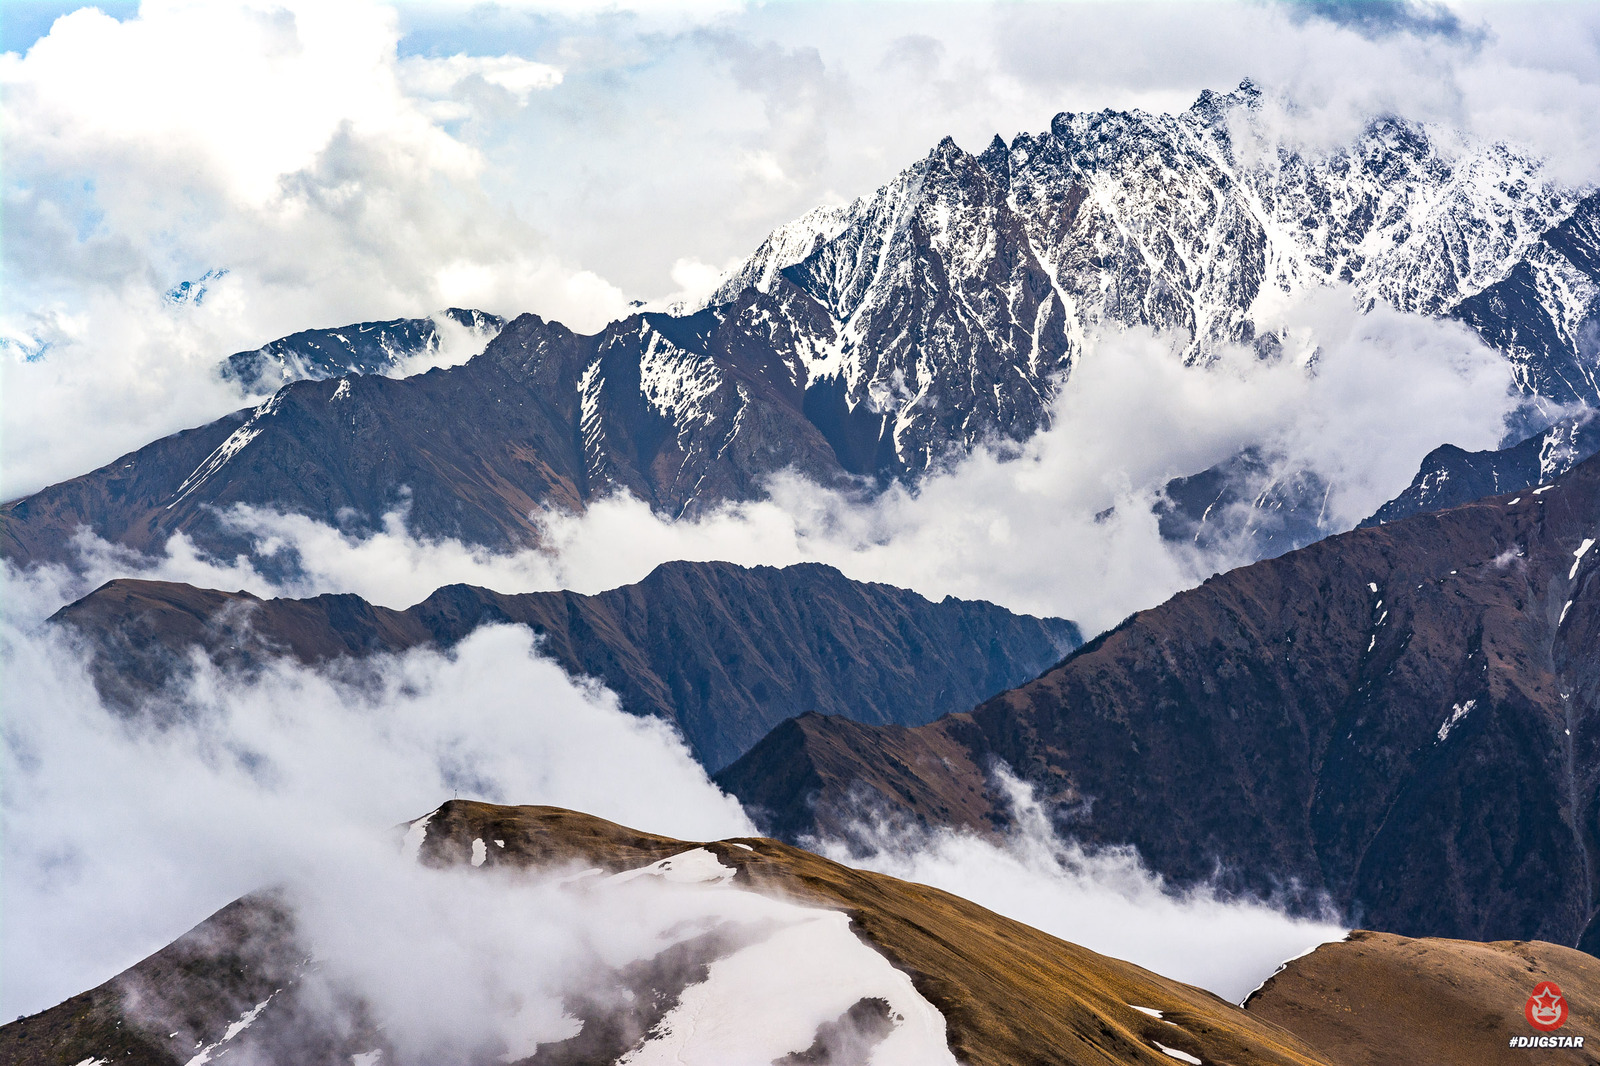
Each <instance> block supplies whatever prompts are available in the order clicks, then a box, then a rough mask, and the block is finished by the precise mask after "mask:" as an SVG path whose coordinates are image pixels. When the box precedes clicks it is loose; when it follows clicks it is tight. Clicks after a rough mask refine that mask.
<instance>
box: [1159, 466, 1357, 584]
mask: <svg viewBox="0 0 1600 1066" xmlns="http://www.w3.org/2000/svg"><path fill="white" fill-rule="evenodd" d="M1329 488H1330V486H1329V485H1328V484H1327V483H1326V482H1325V481H1323V480H1322V479H1321V478H1319V477H1317V476H1316V475H1315V474H1312V473H1308V472H1303V471H1302V472H1299V473H1291V474H1287V475H1285V474H1283V473H1280V472H1279V471H1278V469H1277V464H1275V463H1274V462H1272V461H1271V460H1270V459H1269V458H1268V457H1267V456H1265V455H1264V454H1263V453H1262V451H1261V450H1260V449H1259V448H1246V449H1245V450H1244V451H1242V452H1240V453H1239V454H1238V455H1235V456H1232V457H1231V458H1229V459H1226V460H1224V461H1222V462H1220V463H1218V464H1217V465H1215V466H1213V467H1210V468H1208V469H1206V470H1202V471H1201V472H1200V473H1198V474H1192V475H1190V476H1188V477H1180V478H1173V479H1172V480H1171V481H1169V482H1167V484H1166V487H1165V489H1164V490H1163V492H1162V495H1161V497H1160V498H1159V499H1157V501H1156V504H1155V515H1156V522H1157V524H1158V527H1159V529H1160V530H1161V536H1162V538H1163V539H1164V540H1168V541H1188V542H1190V543H1193V544H1196V545H1198V546H1199V547H1201V548H1202V549H1205V550H1208V551H1216V550H1225V549H1229V548H1231V549H1233V550H1235V551H1237V552H1239V553H1240V554H1242V555H1244V556H1245V557H1246V558H1250V559H1276V558H1277V557H1278V556H1280V555H1282V554H1283V553H1284V552H1288V551H1293V550H1294V549H1296V548H1303V547H1305V546H1306V545H1307V544H1311V543H1312V542H1314V541H1317V540H1320V539H1322V538H1323V537H1324V536H1326V535H1327V533H1328V529H1327V506H1326V503H1327V497H1328V492H1329Z"/></svg>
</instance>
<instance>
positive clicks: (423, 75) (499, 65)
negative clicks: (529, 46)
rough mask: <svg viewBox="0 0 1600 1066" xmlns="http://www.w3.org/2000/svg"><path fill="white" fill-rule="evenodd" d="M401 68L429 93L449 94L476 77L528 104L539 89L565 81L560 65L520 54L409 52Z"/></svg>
mask: <svg viewBox="0 0 1600 1066" xmlns="http://www.w3.org/2000/svg"><path fill="white" fill-rule="evenodd" d="M400 72H401V78H402V80H403V81H404V82H405V84H406V86H407V87H408V88H411V89H413V90H415V91H417V92H420V93H424V94H427V95H431V96H446V95H448V94H450V93H451V92H452V91H453V90H455V89H456V88H457V87H458V86H460V85H461V83H462V82H464V81H467V80H468V79H470V78H476V79H478V80H479V81H482V82H484V83H485V84H488V85H494V86H497V87H498V88H501V89H504V90H505V91H506V92H508V93H510V94H511V95H512V96H514V97H516V100H517V103H518V104H520V105H524V106H526V104H527V103H528V98H529V97H530V96H532V95H533V93H534V92H535V91H536V90H539V89H549V88H553V87H554V86H557V85H560V84H561V71H560V70H559V69H557V68H556V67H553V66H551V65H549V64H548V63H535V62H532V61H530V60H526V59H523V58H521V57H519V56H469V55H453V56H445V57H443V58H441V59H433V58H429V57H427V56H408V57H406V58H405V59H403V60H401V62H400Z"/></svg>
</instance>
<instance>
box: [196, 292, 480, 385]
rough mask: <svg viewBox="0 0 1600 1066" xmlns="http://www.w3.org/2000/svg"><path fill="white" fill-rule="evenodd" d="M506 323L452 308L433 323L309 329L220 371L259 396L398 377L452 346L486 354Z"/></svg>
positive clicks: (230, 361)
mask: <svg viewBox="0 0 1600 1066" xmlns="http://www.w3.org/2000/svg"><path fill="white" fill-rule="evenodd" d="M505 324H506V323H505V319H503V318H501V317H500V316H499V315H491V314H489V313H487V312H485V311H469V310H463V309H461V308H459V307H452V308H449V309H448V310H446V311H442V312H440V314H438V315H437V316H435V317H434V318H397V319H392V320H390V321H388V322H357V323H354V324H352V325H348V326H343V327H340V328H337V329H308V330H302V331H301V332H299V333H292V334H290V335H289V336H287V337H280V338H278V339H277V340H275V341H271V342H269V343H267V344H264V345H262V346H261V347H260V348H257V349H256V350H255V351H252V352H236V353H235V354H233V355H230V356H228V358H227V359H224V360H223V361H222V365H221V366H220V367H219V368H218V369H219V370H220V371H221V373H222V377H223V379H224V380H227V381H237V382H238V383H239V384H240V385H241V386H243V387H244V388H245V389H246V390H247V391H248V392H252V393H257V394H260V393H264V392H276V391H277V390H278V389H279V388H281V387H283V386H284V385H287V384H289V382H291V381H305V380H310V381H321V380H322V379H324V378H336V377H343V376H344V375H346V374H391V375H393V374H399V373H400V372H402V371H404V370H405V369H406V367H407V366H408V365H409V364H413V363H416V362H419V361H425V360H428V359H430V358H437V357H438V356H439V355H440V351H441V349H442V348H444V347H445V346H446V345H447V344H450V343H452V342H454V343H463V342H464V343H467V344H469V345H470V346H471V347H472V348H474V349H476V350H477V351H482V350H483V347H484V345H486V344H488V343H489V342H490V341H491V340H493V339H494V336H495V334H497V333H499V332H500V331H501V330H502V329H504V328H505ZM452 327H454V329H453V330H452ZM451 333H454V334H455V336H451V335H450V334H451ZM458 361H459V360H458Z"/></svg>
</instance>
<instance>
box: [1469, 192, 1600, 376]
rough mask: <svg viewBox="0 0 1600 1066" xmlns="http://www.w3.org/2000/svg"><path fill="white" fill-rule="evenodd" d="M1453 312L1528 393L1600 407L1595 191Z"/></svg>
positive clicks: (1598, 205)
mask: <svg viewBox="0 0 1600 1066" xmlns="http://www.w3.org/2000/svg"><path fill="white" fill-rule="evenodd" d="M1452 314H1453V316H1454V317H1456V318H1459V319H1461V320H1462V321H1463V322H1466V323H1467V324H1468V325H1470V326H1472V328H1473V329H1475V330H1477V331H1478V334H1479V335H1480V336H1482V337H1483V339H1484V341H1485V342H1487V343H1488V344H1489V346H1490V347H1492V348H1495V349H1498V350H1499V351H1502V352H1505V353H1506V355H1507V356H1508V357H1509V358H1510V360H1511V364H1512V366H1513V368H1514V369H1515V371H1516V374H1517V384H1518V385H1519V386H1520V387H1521V389H1522V391H1523V392H1524V393H1526V394H1527V395H1530V396H1540V397H1546V398H1548V399H1549V400H1551V401H1553V402H1554V403H1556V404H1569V403H1586V404H1589V405H1591V406H1600V193H1594V194H1591V195H1590V196H1588V197H1586V198H1585V199H1583V200H1581V201H1579V203H1578V204H1577V205H1576V208H1575V209H1574V210H1573V211H1572V213H1571V214H1570V215H1569V216H1568V217H1567V218H1565V219H1564V220H1563V221H1562V222H1560V223H1559V224H1558V225H1555V226H1552V227H1551V228H1550V229H1549V231H1547V232H1546V233H1545V234H1544V236H1543V237H1542V238H1541V239H1540V241H1539V242H1538V244H1536V245H1535V246H1534V247H1532V248H1531V249H1529V250H1528V252H1527V254H1526V255H1525V256H1523V257H1522V258H1521V259H1520V260H1519V261H1518V262H1517V263H1516V264H1515V266H1514V267H1513V268H1512V269H1511V270H1510V272H1509V273H1508V274H1507V275H1506V276H1505V278H1504V279H1503V280H1500V281H1497V282H1496V283H1495V284H1493V285H1490V286H1489V287H1488V288H1486V289H1484V290H1483V291H1482V292H1478V293H1475V294H1473V295H1471V296H1469V297H1467V298H1466V299H1465V300H1462V301H1461V303H1460V304H1459V305H1458V306H1457V307H1456V308H1455V309H1454V311H1453V312H1452Z"/></svg>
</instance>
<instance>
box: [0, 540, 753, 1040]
mask: <svg viewBox="0 0 1600 1066" xmlns="http://www.w3.org/2000/svg"><path fill="white" fill-rule="evenodd" d="M5 592H6V601H7V610H6V615H5V618H4V621H3V623H0V627H3V628H0V656H3V659H4V662H5V664H6V693H5V704H6V714H5V731H4V739H3V748H0V760H3V763H0V773H3V782H4V783H3V786H0V789H3V792H0V795H3V802H4V821H5V827H6V832H5V839H4V843H3V848H4V864H3V867H0V871H3V872H0V877H3V879H4V882H3V883H4V890H5V897H6V919H7V922H6V936H5V938H4V941H3V944H0V952H3V954H0V959H3V970H4V975H5V980H4V982H3V990H4V991H3V994H4V997H5V1001H4V1004H3V1006H0V1009H3V1010H5V1011H7V1012H11V1013H12V1014H15V1013H17V1012H21V1011H31V1010H36V1009H40V1008H42V1007H45V1006H49V1005H51V1004H53V1003H55V1002H57V1001H59V1000H61V999H64V998H66V997H67V996H69V995H72V994H75V993H76V992H79V991H82V990H83V989H85V988H89V987H91V986H93V985H95V984H98V983H99V982H100V981H102V980H105V979H106V978H107V977H109V976H110V975H111V974H113V973H115V972H117V971H119V970H120V969H122V968H123V967H125V966H127V965H130V964H131V963H133V962H135V961H137V960H138V959H139V958H141V957H142V956H143V955H145V954H147V953H149V952H150V951H153V950H155V949H156V948H158V947H160V946H161V945H163V944H165V943H166V942H167V941H169V940H171V939H172V938H174V937H175V936H176V935H178V934H179V933H181V932H182V931H183V930H185V929H187V928H188V927H189V926H190V925H192V924H193V923H194V922H196V921H198V920H199V919H201V918H203V917H204V916H205V915H207V914H209V913H210V912H211V911H213V910H214V909H216V908H217V907H220V906H222V905H223V904H225V903H227V902H228V901H229V900H231V899H233V898H235V897H237V896H239V895H241V894H243V893H245V892H249V891H254V890H256V889H258V888H261V887H263V886H265V885H271V884H275V883H279V882H280V881H282V880H284V879H285V878H290V877H298V878H302V879H304V878H308V877H309V878H311V879H312V880H315V879H316V878H315V876H313V875H314V874H315V872H316V871H317V870H318V869H321V868H322V866H320V865H319V864H324V865H325V864H327V863H329V862H331V861H333V858H334V857H336V856H337V855H338V854H339V853H341V852H342V851H343V850H345V849H355V851H356V853H359V854H367V853H370V851H371V847H372V845H371V843H370V841H371V840H372V839H373V838H375V837H376V838H381V837H383V835H384V834H385V832H386V830H387V829H388V827H389V826H392V825H394V824H395V823H396V822H398V821H400V820H401V819H403V818H406V817H413V816H416V815H418V814H420V813H422V812H424V811H427V810H429V809H431V808H433V807H434V806H436V805H437V804H438V803H439V802H440V801H441V800H442V799H448V798H449V797H450V796H451V794H452V793H453V792H456V791H459V792H460V794H461V795H462V796H463V797H465V798H479V799H485V800H491V801H498V802H512V803H549V804H555V805H558V806H566V807H571V808H576V809H579V810H585V811H588V812H590V813H593V814H597V815H600V816H601V817H606V818H611V819H613V820H616V821H620V822H623V823H626V824H629V825H633V826H636V827H639V828H642V829H646V830H649V831H655V832H663V833H668V834H672V835H677V836H681V837H686V838H690V839H717V838H720V837H723V836H728V835H740V834H745V833H748V832H749V831H750V826H749V823H748V822H747V821H746V819H745V817H744V815H743V813H742V811H741V810H740V809H739V806H738V804H737V803H736V802H735V801H733V800H731V799H729V798H728V797H726V796H724V795H723V794H722V793H720V792H719V791H718V790H717V789H716V788H715V787H714V786H713V785H712V784H711V783H710V782H709V781H708V779H707V778H706V775H705V772H704V770H702V769H701V768H700V767H699V766H698V765H697V764H695V763H694V761H693V760H692V759H691V758H690V756H689V754H688V752H687V750H686V749H685V748H684V746H683V744H682V742H681V740H680V739H679V738H678V737H677V735H676V734H675V733H674V732H673V731H672V729H671V727H670V726H668V725H665V724H663V723H661V722H659V721H657V720H654V719H641V718H637V717H634V716H631V715H628V714H626V713H624V712H622V711H621V710H619V709H618V707H617V703H616V700H615V697H613V696H612V695H611V694H610V693H608V692H606V691H604V690H603V689H601V688H599V687H598V686H595V685H592V684H589V683H586V682H574V681H572V680H571V679H569V678H568V677H567V676H566V675H565V674H564V673H563V672H562V670H561V669H560V668H559V667H558V666H556V665H555V664H554V663H552V662H551V661H549V660H547V659H545V658H543V657H541V656H540V655H539V654H538V652H537V647H536V645H535V644H534V641H533V638H532V635H531V634H530V633H529V632H528V631H527V630H525V629H522V628H504V627H502V628H487V629H480V630H479V631H477V632H476V633H475V634H474V635H473V636H471V637H470V638H468V639H467V640H466V641H465V642H463V643H462V644H461V645H459V646H458V647H457V648H456V649H454V650H453V651H452V652H451V653H450V654H448V655H443V654H440V653H437V652H432V651H418V652H412V653H408V654H406V655H400V656H394V657H385V658H380V659H376V660H371V661H369V662H365V663H363V664H361V665H359V666H354V665H347V666H340V665H334V666H331V667H329V668H327V669H322V670H309V669H302V668H299V667H296V666H293V665H290V664H287V663H283V664H278V665H277V666H274V667H272V668H269V669H268V670H267V671H266V672H265V673H264V674H262V675H261V676H260V677H256V678H252V679H248V680H247V679H243V678H239V677H235V676H231V675H228V674H225V673H220V672H218V671H216V670H214V669H212V668H210V667H209V666H206V665H205V664H198V668H199V673H198V675H197V677H196V679H195V681H194V682H193V684H192V685H190V686H189V687H188V688H186V689H185V690H183V691H182V692H178V693H173V694H171V697H172V703H171V705H170V707H169V709H168V710H167V711H166V712H164V713H162V714H158V715H155V716H154V717H152V718H150V719H132V720H130V719H126V718H122V717H119V716H117V715H115V714H113V713H112V712H110V711H108V710H106V709H105V708H104V707H102V706H101V704H100V702H99V700H98V698H97V696H96V694H95V692H94V689H93V686H92V684H91V682H90V681H89V679H88V677H87V676H86V674H85V671H84V665H83V663H84V656H83V654H82V652H81V649H79V648H77V647H76V646H75V645H74V644H73V642H72V640H71V639H70V638H69V636H68V635H67V634H66V633H64V632H63V631H61V630H58V629H56V628H55V627H50V626H42V625H41V624H40V620H41V619H42V617H43V616H45V615H46V614H47V613H48V612H49V611H51V610H53V609H54V607H55V606H56V605H58V604H59V602H60V601H61V599H62V597H63V590H62V589H61V588H60V587H59V586H58V585H57V584H56V583H55V582H53V581H52V580H51V578H50V575H48V574H38V573H36V574H34V575H31V576H30V577H22V576H19V575H16V574H13V573H11V572H9V571H8V572H7V573H6V575H5ZM45 708H48V712H44V710H43V709H45ZM157 723H165V724H157ZM364 842H367V843H364ZM308 871H309V872H308ZM330 887H331V886H330Z"/></svg>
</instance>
